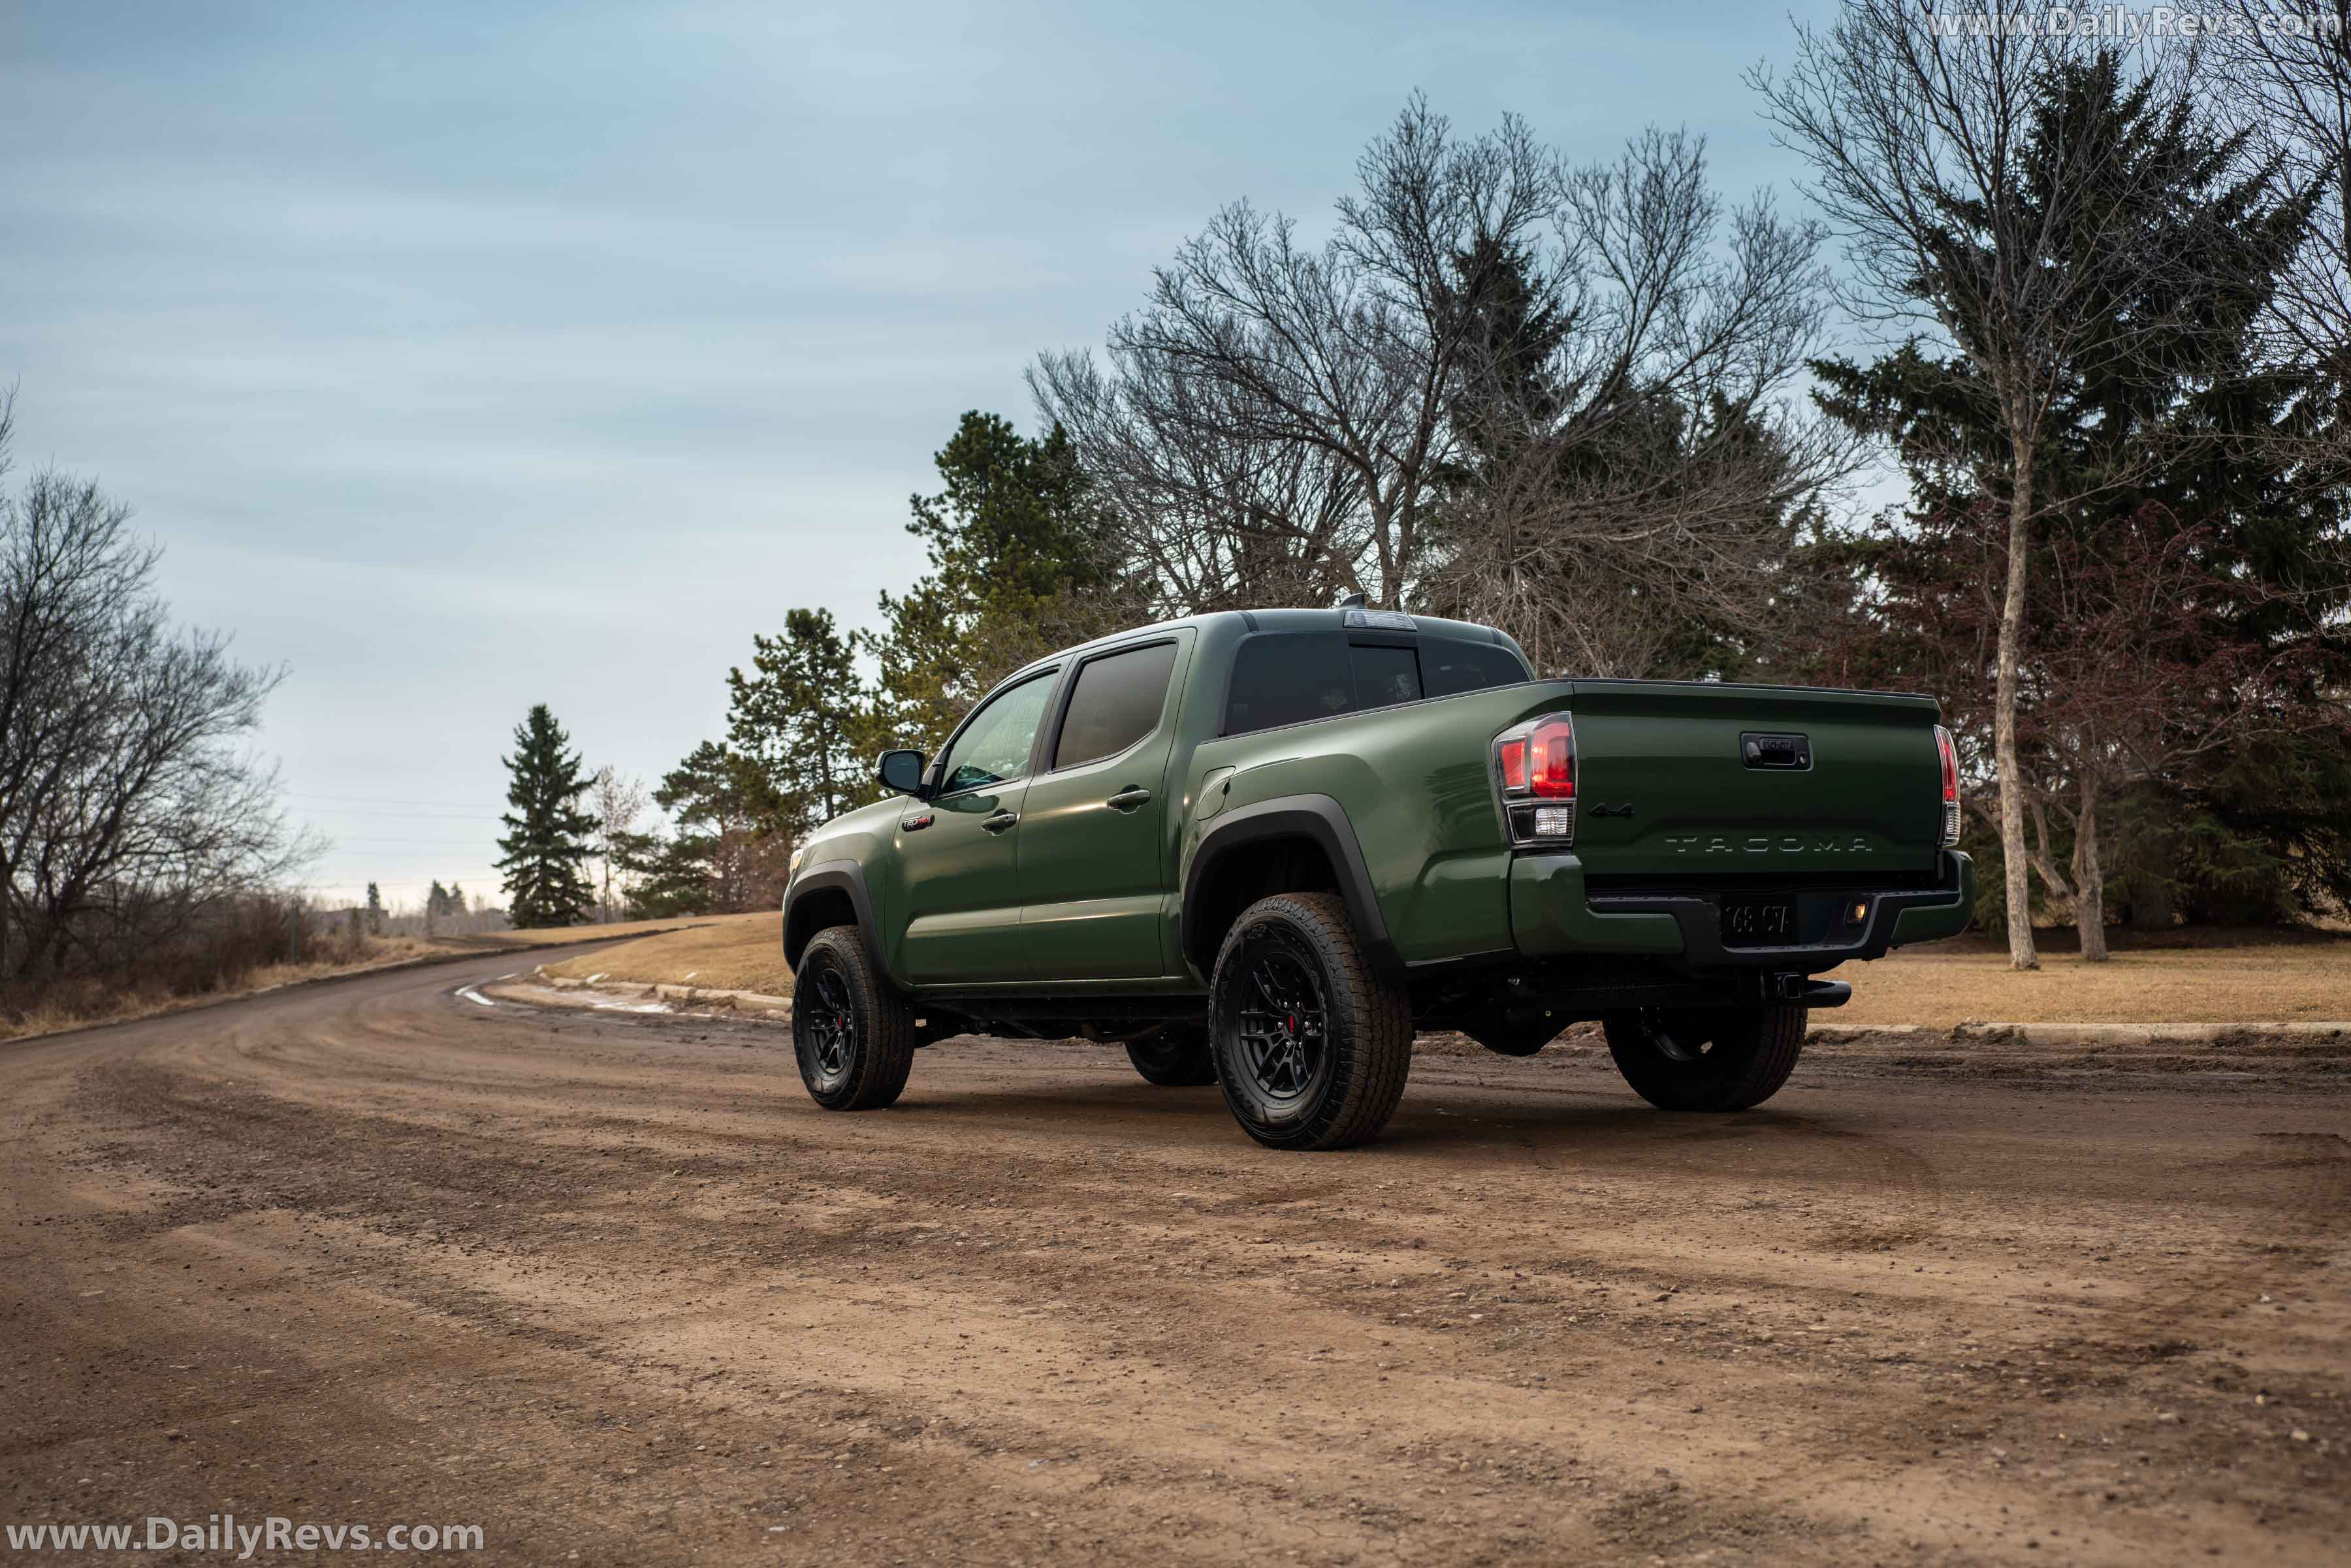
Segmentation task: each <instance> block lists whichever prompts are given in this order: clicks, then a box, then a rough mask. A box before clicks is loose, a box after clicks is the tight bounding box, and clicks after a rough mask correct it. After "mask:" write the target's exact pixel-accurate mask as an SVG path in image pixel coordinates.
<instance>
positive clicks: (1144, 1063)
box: [1126, 1023, 1217, 1089]
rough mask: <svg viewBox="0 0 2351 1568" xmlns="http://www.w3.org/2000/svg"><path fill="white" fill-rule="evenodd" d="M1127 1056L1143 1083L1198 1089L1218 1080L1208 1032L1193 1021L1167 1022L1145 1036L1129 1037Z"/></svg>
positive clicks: (1172, 1087) (1169, 1087) (1163, 1087)
mask: <svg viewBox="0 0 2351 1568" xmlns="http://www.w3.org/2000/svg"><path fill="white" fill-rule="evenodd" d="M1126 1059H1127V1060H1128V1061H1132V1062H1133V1063H1134V1070H1135V1071H1137V1072H1139V1073H1141V1074H1143V1081H1144V1082H1145V1083H1156V1084H1158V1085H1159V1086H1160V1087H1161V1088H1162V1089H1197V1088H1199V1087H1201V1086H1202V1085H1203V1084H1208V1083H1214V1082H1216V1081H1217V1059H1216V1057H1215V1056H1214V1055H1212V1054H1211V1053H1210V1052H1209V1050H1208V1033H1207V1030H1204V1029H1201V1028H1199V1027H1198V1026H1197V1025H1194V1024H1172V1023H1171V1024H1169V1025H1167V1026H1166V1027H1165V1029H1161V1030H1155V1031H1154V1032H1153V1033H1152V1035H1151V1036H1150V1038H1148V1039H1146V1040H1129V1041H1128V1042H1127V1046H1126Z"/></svg>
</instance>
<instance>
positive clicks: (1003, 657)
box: [866, 410, 1141, 749]
mask: <svg viewBox="0 0 2351 1568" xmlns="http://www.w3.org/2000/svg"><path fill="white" fill-rule="evenodd" d="M935 463H936V465H937V466H938V471H939V477H940V479H941V481H943V485H944V487H943V488H942V489H941V490H940V491H939V493H938V494H937V495H935V496H916V497H913V498H912V503H911V504H912V506H913V507H914V521H913V522H911V523H908V524H907V525H906V531H907V532H909V533H911V534H913V535H914V537H915V538H919V539H921V540H922V541H923V543H924V546H925V549H926V550H927V552H928V554H929V556H930V565H931V570H930V571H929V572H928V573H927V574H926V575H925V576H924V577H923V578H922V579H921V580H919V581H917V582H916V583H915V584H914V587H913V588H912V589H910V590H908V591H906V592H905V593H904V595H898V594H892V593H886V592H885V593H884V594H883V595H882V615H883V632H882V633H881V635H880V636H878V637H876V638H874V639H872V642H871V644H870V645H871V648H872V653H874V655H875V658H876V659H877V661H878V662H879V664H880V665H881V688H882V689H881V693H880V696H879V701H878V703H877V705H876V713H875V720H874V725H873V727H872V729H870V730H869V731H868V734H867V737H866V738H867V739H868V740H869V742H879V743H880V744H881V745H889V744H903V745H907V746H935V745H937V743H938V742H940V741H941V740H944V739H945V738H946V733H947V731H948V730H950V729H952V728H953V727H955V723H956V720H957V719H960V718H961V717H962V716H964V715H965V714H966V713H967V712H969V711H970V709H971V707H972V705H973V704H975V703H976V702H977V701H978V700H979V698H980V697H981V696H982V695H985V694H986V692H987V688H988V687H989V686H991V685H995V683H996V682H997V681H998V680H999V679H1001V678H1002V677H1003V676H1005V675H1007V674H1010V673H1011V672H1012V671H1013V670H1015V669H1017V668H1018V667H1019V666H1020V665H1021V664H1026V663H1028V662H1029V660H1030V659H1033V658H1036V657H1038V656H1040V655H1041V654H1044V653H1050V652H1051V651H1052V650H1053V649H1055V648H1059V647H1066V646H1068V645H1069V644H1071V643H1081V642H1084V641H1086V640H1087V639H1088V638H1091V637H1096V636H1100V635H1102V634H1103V633H1105V632H1113V631H1115V630H1117V629H1119V628H1120V627H1121V626H1124V625H1131V624H1133V623H1134V621H1135V620H1137V619H1140V618H1141V601H1140V599H1139V596H1138V595H1136V594H1135V593H1134V592H1133V591H1131V590H1130V589H1129V587H1128V585H1127V584H1125V583H1124V582H1123V580H1122V579H1121V577H1120V574H1119V572H1118V570H1117V566H1116V563H1115V561H1114V559H1113V549H1112V546H1111V542H1110V538H1109V535H1108V531H1107V528H1106V527H1105V524H1104V521H1103V518H1102V516H1101V514H1100V513H1099V511H1098V510H1097V509H1096V508H1095V507H1092V505H1091V504H1089V502H1088V500H1087V497H1086V482H1085V476H1083V475H1082V474H1081V472H1080V471H1079V468H1078V464H1077V458H1076V455H1075V453H1074V452H1073V451H1072V450H1071V444H1070V439H1069V436H1068V435H1067V434H1066V433H1064V432H1063V431H1062V430H1061V429H1060V428H1059V427H1056V428H1054V429H1053V430H1051V431H1050V432H1048V433H1047V434H1045V435H1044V436H1043V437H1042V438H1041V439H1038V440H1030V439H1029V438H1028V437H1026V436H1024V435H1022V434H1020V433H1019V431H1017V430H1015V429H1014V428H1013V427H1012V423H1011V422H1010V421H1008V420H1007V419H1004V418H1003V417H1001V416H1000V415H998V414H993V413H979V412H978V411H977V410H974V411H972V412H971V413H966V414H965V415H964V416H963V419H962V421H961V423H958V424H957V425H956V433H955V434H954V436H953V437H952V438H950V439H949V440H948V442H947V444H946V445H945V446H944V447H942V448H940V449H939V452H938V454H937V455H936V457H935ZM868 748H869V749H878V748H879V747H878V746H869V747H868Z"/></svg>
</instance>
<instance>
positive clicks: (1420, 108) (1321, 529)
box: [1030, 98, 1559, 603]
mask: <svg viewBox="0 0 2351 1568" xmlns="http://www.w3.org/2000/svg"><path fill="white" fill-rule="evenodd" d="M1356 171H1357V174H1358V177H1359V184H1358V190H1357V192H1356V193H1355V194H1353V195H1352V196H1350V197H1348V198H1346V199H1344V200H1343V201H1342V202H1341V203H1340V204H1339V223H1338V231H1337V233H1336V234H1335V235H1333V236H1332V238H1331V239H1330V240H1329V241H1328V242H1327V243H1325V244H1323V245H1322V246H1311V245H1308V244H1307V243H1305V241H1304V240H1303V239H1302V238H1301V236H1300V235H1299V232H1298V227H1297V225H1296V224H1295V222H1294V221H1292V220H1291V219H1290V218H1287V217H1283V216H1280V215H1279V214H1267V213H1263V212H1260V211H1259V210H1258V209H1257V208H1255V207H1252V206H1250V205H1249V204H1247V203H1246V202H1241V203H1236V204H1233V205H1231V206H1228V207H1227V208H1225V209H1224V210H1223V211H1222V212H1220V213H1218V214H1217V215H1216V216H1215V217H1214V218H1213V219H1211V220H1210V222H1209V224H1208V226H1207V229H1205V230H1204V231H1202V232H1201V233H1200V234H1199V235H1196V236H1194V237H1193V238H1192V239H1190V240H1187V241H1186V243H1185V244H1184V246H1183V247H1182V248H1181V249H1180V250H1179V251H1178V252H1177V253H1176V256H1175V260H1174V261H1173V262H1172V263H1170V264H1169V265H1168V266H1166V267H1161V268H1159V269H1158V271H1157V272H1156V273H1155V275H1154V279H1153V287H1152V291H1151V298H1150V302H1149V303H1148V304H1147V305H1146V306H1145V307H1144V308H1143V309H1142V310H1141V311H1138V312H1137V313H1136V314H1134V316H1131V317H1128V318H1127V319H1124V320H1122V321H1120V322H1119V323H1118V324H1117V325H1116V326H1114V327H1113V329H1112V330H1111V334H1110V345H1109V359H1110V361H1111V366H1112V370H1111V372H1110V375H1109V376H1108V377H1105V376H1102V374H1100V373H1099V372H1096V371H1093V370H1092V367H1091V366H1090V364H1089V362H1088V361H1087V360H1086V359H1085V358H1084V357H1083V356H1075V357H1072V356H1066V355H1063V356H1047V357H1046V358H1044V359H1042V360H1040V361H1039V363H1038V365H1037V367H1036V368H1035V370H1034V371H1032V372H1031V378H1030V381H1031V385H1032V387H1034V389H1035V390H1036V392H1037V396H1038V401H1039V403H1040V407H1041V408H1042V411H1043V412H1044V413H1045V415H1046V417H1047V418H1048V419H1049V420H1054V421H1059V422H1060V423H1062V424H1064V425H1065V426H1067V427H1068V428H1069V429H1070V430H1071V433H1072V434H1074V435H1076V436H1077V437H1078V438H1079V441H1080V445H1081V460H1082V461H1084V462H1085V463H1086V465H1087V467H1088V471H1089V474H1090V475H1091V476H1101V478H1102V497H1103V498H1104V499H1105V500H1106V501H1107V502H1109V503H1110V504H1112V505H1113V506H1117V507H1121V509H1122V512H1123V516H1124V517H1125V519H1126V522H1127V526H1128V528H1130V530H1131V531H1133V532H1134V533H1135V534H1137V535H1139V536H1142V537H1144V538H1147V539H1149V540H1151V541H1153V542H1152V543H1151V544H1148V545H1146V546H1145V547H1144V550H1145V552H1146V559H1155V558H1158V557H1163V556H1164V557H1165V558H1168V559H1169V562H1170V566H1169V570H1170V571H1171V591H1178V592H1196V593H1200V594H1202V596H1203V597H1204V598H1206V599H1208V600H1211V601H1213V600H1214V599H1216V598H1217V597H1218V596H1220V595H1230V594H1234V593H1237V592H1246V591H1252V590H1255V591H1263V590H1264V589H1265V588H1269V587H1272V586H1274V583H1275V582H1278V583H1279V584H1280V587H1281V588H1285V589H1286V588H1287V587H1288V586H1289V584H1290V583H1291V582H1304V583H1309V584H1317V585H1319V584H1320V583H1322V582H1326V581H1327V582H1336V583H1338V584H1340V585H1343V586H1345V587H1349V588H1355V589H1360V590H1362V591H1364V592H1366V593H1368V594H1370V595H1372V596H1373V597H1374V598H1375V599H1377V600H1380V601H1383V602H1391V603H1401V602H1404V601H1406V600H1407V599H1409V598H1410V597H1411V596H1412V595H1413V593H1414V592H1415V591H1416V589H1417V588H1418V586H1419V585H1420V582H1421V580H1422V578H1423V575H1424V573H1425V570H1426V566H1427V564H1428V561H1429V558H1430V552H1431V549H1432V547H1433V545H1434V544H1435V542H1436V540H1435V538H1434V534H1433V529H1432V527H1431V525H1432V520H1433V519H1432V515H1431V514H1432V510H1433V507H1434V504H1435V502H1436V499H1437V492H1438V488H1439V486H1440V485H1441V484H1442V482H1443V479H1444V477H1445V475H1446V473H1447V465H1449V464H1450V462H1451V461H1452V458H1453V456H1454V449H1453V442H1452V435H1453V433H1452V430H1451V426H1450V424H1449V423H1448V421H1447V402H1448V399H1449V397H1450V395H1451V390H1452V387H1453V384H1454V382H1455V380H1456V375H1457V371H1458V366H1459V364H1460V361H1461V358H1462V356H1463V354H1464V353H1465V352H1466V351H1467V350H1468V344H1469V335H1470V332H1471V330H1472V328H1473V325H1474V323H1473V321H1472V319H1471V318H1470V317H1469V315H1468V313H1467V312H1465V311H1464V310H1463V309H1462V308H1461V302H1462V300H1463V298H1465V297H1470V296H1474V295H1476V294H1477V293H1478V291H1479V289H1480V288H1481V287H1484V286H1485V285H1486V284H1487V283H1488V282H1489V274H1490V272H1491V271H1492V270H1493V269H1496V268H1499V267H1500V266H1501V265H1502V264H1503V259H1504V257H1505V256H1507V255H1509V254H1510V252H1511V250H1512V249H1513V248H1514V247H1516V246H1520V244H1521V243H1523V242H1527V241H1529V240H1530V239H1531V236H1533V235H1536V234H1537V233H1538V232H1539V231H1540V229H1541V226H1542V225H1543V224H1544V223H1545V221H1546V220H1547V219H1548V218H1549V216H1550V215H1551V214H1552V212H1553V211H1554V210H1555V209H1556V207H1557V204H1558V201H1559V182H1558V176H1557V171H1556V169H1555V167H1554V162H1553V160H1552V157H1551V156H1550V155H1549V154H1547V153H1546V152H1544V151H1543V150H1542V149H1541V147H1540V146H1538V145H1537V144H1536V142H1535V141H1534V139H1533V137H1532V136H1531V134H1530V133H1529V132H1528V131H1527V128H1526V126H1525V125H1524V124H1523V122H1521V121H1520V120H1516V119H1514V118H1513V119H1505V120H1503V122H1502V125H1501V127H1500V129H1499V130H1498V131H1494V132H1493V133H1491V134H1489V135H1486V136H1480V137H1474V138H1469V139H1466V140H1465V139H1462V138H1460V137H1458V136H1456V135H1455V134H1454V132H1453V131H1452V128H1451V126H1450V125H1449V124H1448V122H1447V120H1445V119H1444V117H1442V116H1440V115H1437V114H1436V113H1434V112H1433V111H1431V110H1430V109H1429V108H1428V106H1427V104H1426V102H1425V101H1423V100H1422V99H1418V98H1416V99H1413V100H1412V102H1411V103H1410V104H1408V105H1407V106H1406V107H1405V110H1404V112H1403V113H1402V114H1401V115H1399V116H1398V117H1397V119H1396V121H1395V125H1394V126H1393V127H1391V128H1390V130H1389V131H1388V132H1387V133H1386V134H1385V135H1384V136H1382V137H1381V138H1380V139H1379V140H1378V141H1374V142H1373V143H1372V145H1371V146H1370V147H1369V148H1368V149H1366V150H1365V152H1364V155H1363V157H1362V158H1361V159H1360V160H1359V161H1358V162H1357V165H1356ZM1202 520H1205V521H1207V523H1208V525H1209V528H1208V535H1207V538H1206V539H1204V540H1203V541H1202V542H1201V544H1200V545H1199V546H1197V547H1195V546H1192V545H1187V544H1185V543H1182V542H1179V541H1177V540H1176V539H1175V534H1176V533H1177V532H1179V531H1180V530H1182V529H1183V528H1186V526H1187V525H1188V524H1192V523H1195V522H1198V521H1202ZM1269 567H1270V568H1271V569H1272V570H1270V572H1269V571H1268V568H1269ZM1260 574H1263V577H1261V576H1260ZM1269 577H1270V578H1271V579H1272V580H1274V581H1272V582H1269V581H1266V580H1263V578H1269Z"/></svg>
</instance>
